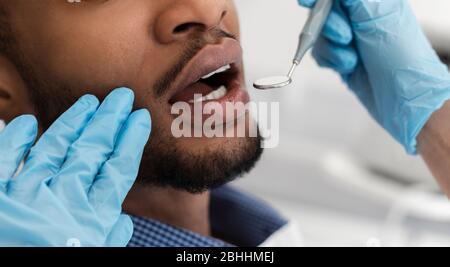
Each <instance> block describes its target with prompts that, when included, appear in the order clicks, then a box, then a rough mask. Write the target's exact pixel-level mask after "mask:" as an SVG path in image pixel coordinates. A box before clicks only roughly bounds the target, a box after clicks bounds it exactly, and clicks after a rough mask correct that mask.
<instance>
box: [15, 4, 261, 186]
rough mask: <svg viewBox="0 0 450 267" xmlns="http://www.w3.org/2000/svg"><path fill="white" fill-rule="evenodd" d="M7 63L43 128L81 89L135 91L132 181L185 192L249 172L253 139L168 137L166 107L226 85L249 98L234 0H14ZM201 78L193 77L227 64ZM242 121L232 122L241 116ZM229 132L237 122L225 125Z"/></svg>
mask: <svg viewBox="0 0 450 267" xmlns="http://www.w3.org/2000/svg"><path fill="white" fill-rule="evenodd" d="M8 10H9V13H10V20H11V25H12V26H11V27H12V29H13V33H14V36H15V39H16V46H17V47H16V48H15V50H16V51H17V53H16V54H15V56H14V57H13V58H14V59H13V61H15V62H14V64H15V65H16V66H17V68H18V71H19V73H20V74H21V76H22V78H23V79H24V81H25V83H26V84H27V89H28V90H27V91H28V93H29V96H30V99H31V102H32V103H33V108H34V110H35V112H36V115H37V116H38V119H39V120H40V122H41V124H42V125H41V126H42V128H43V129H45V128H47V127H48V126H49V124H50V123H51V122H52V121H54V120H55V119H56V118H57V116H58V115H60V114H61V113H62V112H63V111H64V110H66V109H67V108H68V107H69V106H70V105H71V104H72V103H73V102H74V101H76V99H77V98H79V97H80V96H82V95H84V94H88V93H89V94H94V95H96V96H98V97H99V98H103V97H105V96H106V95H107V94H108V93H109V92H110V91H111V90H112V89H114V88H117V87H129V88H132V89H133V90H134V92H135V95H136V102H135V108H147V109H149V110H150V112H151V114H152V120H153V122H152V124H153V132H152V137H151V139H150V142H149V144H148V145H147V148H146V152H145V153H144V154H145V155H144V159H143V162H142V165H141V166H142V167H141V173H140V177H139V181H141V182H143V183H150V184H154V185H159V186H172V187H175V188H178V189H184V190H188V191H191V192H199V191H203V190H206V189H208V188H210V187H212V186H217V185H220V184H223V183H225V182H227V181H229V180H231V179H233V178H234V177H236V176H237V175H239V174H241V173H242V172H245V171H248V170H249V169H250V168H251V167H252V166H253V164H254V163H255V162H256V161H257V159H258V158H259V156H260V154H261V149H260V138H259V137H258V138H250V137H246V138H238V137H235V138H206V137H202V138H178V139H177V138H175V137H173V135H172V133H171V124H172V122H173V120H174V118H175V117H174V115H172V114H171V108H172V104H174V103H175V102H177V101H186V102H189V100H190V99H192V98H193V96H194V93H201V94H203V95H206V94H209V93H210V92H211V91H214V90H215V89H217V88H219V87H220V85H224V86H225V87H226V88H227V94H226V95H225V96H224V97H222V98H221V99H219V100H215V101H218V102H219V103H221V104H224V103H225V102H247V101H248V94H247V93H246V90H245V88H244V78H243V73H242V62H241V54H242V52H241V50H240V46H239V43H238V38H239V24H238V19H237V13H236V9H235V6H234V4H233V2H232V1H231V0H109V1H108V0H82V1H81V3H69V1H67V0H16V1H11V3H8ZM228 64H229V65H230V66H231V69H230V70H229V71H228V72H227V73H225V74H221V75H216V76H213V77H212V78H210V79H209V80H207V81H200V82H197V81H198V80H199V78H200V77H202V76H204V75H206V74H208V73H210V72H212V71H214V70H216V69H218V68H219V67H221V66H224V65H228ZM245 116H246V117H247V118H246V120H241V122H236V124H235V127H239V125H238V124H239V123H248V122H249V121H250V119H249V118H248V117H249V115H248V114H247V115H245ZM231 130H234V129H231Z"/></svg>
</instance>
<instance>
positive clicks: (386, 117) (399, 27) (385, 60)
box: [298, 0, 450, 154]
mask: <svg viewBox="0 0 450 267" xmlns="http://www.w3.org/2000/svg"><path fill="white" fill-rule="evenodd" d="M298 1H299V3H300V4H301V5H303V6H306V7H311V6H312V5H313V4H314V3H315V1H316V0H298ZM313 55H314V57H315V59H316V60H317V61H318V63H319V65H321V66H325V67H330V68H333V69H334V70H336V71H337V72H339V73H340V74H341V75H342V77H343V79H344V80H345V81H346V82H347V84H348V85H349V87H350V88H351V89H352V90H353V91H354V93H355V94H356V95H357V96H358V98H359V99H360V100H361V101H362V102H363V104H364V105H365V106H366V107H367V109H368V110H369V112H370V113H371V114H372V116H373V117H374V118H375V119H376V120H377V121H378V122H379V123H380V124H381V125H382V126H383V127H384V128H386V130H388V131H389V132H390V133H391V134H392V135H393V136H394V137H395V138H396V139H397V140H398V141H399V142H400V143H402V144H403V145H404V146H405V148H406V150H407V151H408V152H409V153H411V154H414V153H416V144H417V136H418V134H419V133H420V131H421V130H422V128H423V127H424V125H425V123H426V122H427V121H428V120H429V118H430V116H431V115H432V113H434V112H435V111H436V110H438V109H440V108H441V107H442V105H443V104H444V102H445V101H446V100H448V99H450V74H449V72H448V69H447V67H446V66H445V65H444V64H442V63H441V61H440V60H439V58H438V56H437V55H436V53H435V51H434V50H433V48H432V47H431V45H430V43H429V41H428V40H427V38H426V37H425V35H424V34H423V32H422V30H421V28H420V26H419V24H418V22H417V20H416V18H415V16H414V14H413V12H412V11H411V8H410V6H409V4H408V1H407V0H381V1H372V0H336V1H335V3H334V8H333V11H332V13H331V15H330V16H329V19H328V21H327V23H326V25H325V28H324V31H323V36H322V38H321V39H320V40H319V41H318V43H317V44H316V46H315V49H314V50H313Z"/></svg>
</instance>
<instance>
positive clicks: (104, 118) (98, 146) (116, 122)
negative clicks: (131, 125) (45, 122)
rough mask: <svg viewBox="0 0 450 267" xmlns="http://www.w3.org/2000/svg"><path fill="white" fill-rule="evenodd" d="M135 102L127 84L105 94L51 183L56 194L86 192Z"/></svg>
mask: <svg viewBox="0 0 450 267" xmlns="http://www.w3.org/2000/svg"><path fill="white" fill-rule="evenodd" d="M133 102H134V93H133V91H131V90H130V89H127V88H120V89H116V90H114V91H112V92H111V93H110V94H109V95H108V96H107V97H106V98H105V100H104V101H103V103H102V104H101V105H100V107H99V108H98V110H97V112H96V113H95V115H94V116H93V118H92V120H91V122H90V123H89V125H88V126H86V128H85V130H84V131H83V133H82V134H81V136H80V138H79V139H78V140H77V141H75V143H73V144H72V146H71V147H70V149H69V151H68V153H67V159H66V161H65V162H64V165H63V166H62V168H61V170H60V171H59V173H58V174H57V175H56V176H55V177H54V179H53V180H52V181H51V183H50V188H51V189H52V190H53V191H54V192H55V193H56V194H57V195H59V194H60V195H61V197H68V198H71V197H70V196H69V195H71V194H79V193H80V192H82V193H83V194H87V192H88V191H89V189H90V187H91V186H92V183H93V181H94V179H95V177H96V176H97V174H98V173H99V170H100V167H101V166H102V165H103V164H104V163H105V161H106V160H107V159H108V158H109V156H110V155H111V153H112V152H113V150H114V147H115V143H116V139H117V136H118V134H119V131H120V129H121V128H122V126H123V124H124V123H125V121H126V120H127V118H128V116H129V115H130V112H131V110H132V108H133ZM67 189H69V190H67Z"/></svg>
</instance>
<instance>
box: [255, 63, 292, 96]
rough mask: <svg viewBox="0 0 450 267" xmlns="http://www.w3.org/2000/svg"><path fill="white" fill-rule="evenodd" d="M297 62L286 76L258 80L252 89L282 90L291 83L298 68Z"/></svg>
mask: <svg viewBox="0 0 450 267" xmlns="http://www.w3.org/2000/svg"><path fill="white" fill-rule="evenodd" d="M298 64H299V62H297V61H295V62H294V64H293V65H292V67H291V69H290V70H289V73H288V75H286V76H273V77H267V78H263V79H259V80H257V81H256V82H254V83H253V87H255V88H256V89H259V90H270V89H277V88H283V87H286V86H288V85H290V84H291V83H292V75H293V74H294V70H295V68H296V67H297V66H298Z"/></svg>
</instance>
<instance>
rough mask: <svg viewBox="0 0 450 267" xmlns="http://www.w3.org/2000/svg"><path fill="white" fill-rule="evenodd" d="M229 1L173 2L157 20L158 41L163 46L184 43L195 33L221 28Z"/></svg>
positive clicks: (190, 0) (189, 0) (185, 0)
mask: <svg viewBox="0 0 450 267" xmlns="http://www.w3.org/2000/svg"><path fill="white" fill-rule="evenodd" d="M227 1H228V0H178V1H173V3H172V4H171V5H168V7H167V8H166V9H165V10H163V11H162V12H161V13H160V15H159V16H158V17H157V19H156V22H155V35H156V39H157V40H158V41H159V42H161V43H163V44H168V43H172V42H182V41H185V40H186V39H188V38H189V36H190V35H191V34H192V33H194V32H207V31H208V30H210V29H212V28H215V27H220V26H221V24H222V21H223V19H224V18H225V16H226V14H227Z"/></svg>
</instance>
